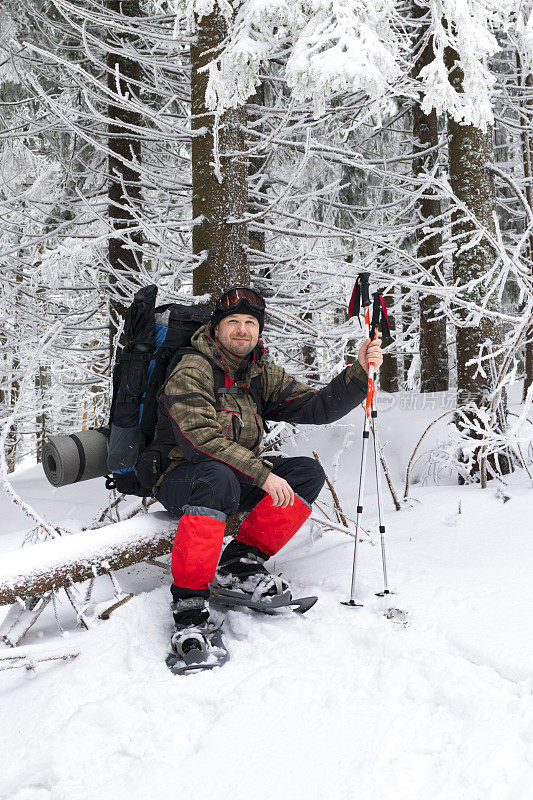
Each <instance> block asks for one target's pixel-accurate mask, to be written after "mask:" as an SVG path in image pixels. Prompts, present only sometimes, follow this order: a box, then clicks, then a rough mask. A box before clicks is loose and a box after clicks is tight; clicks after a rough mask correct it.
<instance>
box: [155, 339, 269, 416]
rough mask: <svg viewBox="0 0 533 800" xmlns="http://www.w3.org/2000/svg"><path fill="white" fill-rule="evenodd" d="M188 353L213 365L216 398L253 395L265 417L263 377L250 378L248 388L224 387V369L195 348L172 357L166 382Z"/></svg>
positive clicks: (186, 349) (258, 411)
mask: <svg viewBox="0 0 533 800" xmlns="http://www.w3.org/2000/svg"><path fill="white" fill-rule="evenodd" d="M187 353H193V354H194V355H195V356H202V358H205V360H206V361H209V363H210V364H211V368H212V370H213V391H214V394H215V397H220V396H221V395H223V394H251V395H252V398H253V400H254V403H255V405H256V407H257V413H258V414H259V416H260V417H262V416H263V410H264V406H265V403H264V400H263V395H262V392H261V375H255V376H254V377H253V378H251V379H250V378H249V379H248V383H249V385H248V386H246V387H240V386H224V383H225V372H224V370H223V369H222V367H218V366H217V365H216V364H213V362H212V361H211V359H210V358H209V357H208V356H206V355H205V354H204V353H201V352H200V351H199V350H197V349H196V348H195V347H181V348H180V349H179V350H177V351H176V352H175V353H174V355H173V356H172V357H171V359H170V361H169V363H168V368H167V376H166V378H165V382H166V381H167V380H168V379H169V378H170V376H171V375H172V373H173V372H174V370H175V369H176V367H177V366H178V364H179V362H180V361H181V359H182V357H183V356H184V355H186V354H187ZM263 423H264V421H263ZM265 430H266V427H265Z"/></svg>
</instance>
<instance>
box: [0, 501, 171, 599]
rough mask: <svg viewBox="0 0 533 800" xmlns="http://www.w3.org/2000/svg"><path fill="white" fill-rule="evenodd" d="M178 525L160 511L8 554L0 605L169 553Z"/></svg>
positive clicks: (0, 569) (1, 565) (0, 565)
mask: <svg viewBox="0 0 533 800" xmlns="http://www.w3.org/2000/svg"><path fill="white" fill-rule="evenodd" d="M176 524H177V519H176V518H174V517H171V516H170V515H169V514H167V513H166V512H164V511H156V512H154V513H151V514H150V513H149V514H146V515H143V516H136V517H134V518H132V519H128V520H124V521H123V522H116V523H114V524H113V525H106V527H104V528H101V529H100V530H96V531H94V530H93V531H84V532H83V533H74V534H72V535H71V536H62V537H61V538H58V539H50V540H48V541H46V542H41V543H40V544H35V545H32V546H30V547H23V548H22V549H21V550H15V551H13V552H10V553H5V554H3V555H2V559H1V561H0V605H8V604H11V603H14V602H16V601H17V598H19V599H22V600H25V599H26V598H30V597H35V596H38V595H43V594H45V593H46V592H49V591H51V590H52V589H60V588H66V587H67V588H68V587H69V586H70V585H71V584H72V583H78V582H81V581H86V580H89V579H90V578H93V577H95V576H96V575H102V574H104V573H107V572H109V571H110V570H117V569H123V568H124V567H129V566H131V565H132V564H138V563H139V562H140V561H144V560H145V559H147V558H155V557H157V556H161V555H164V554H165V553H169V552H170V550H171V549H172V544H173V542H174V535H175V533H176Z"/></svg>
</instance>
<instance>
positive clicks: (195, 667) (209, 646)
mask: <svg viewBox="0 0 533 800" xmlns="http://www.w3.org/2000/svg"><path fill="white" fill-rule="evenodd" d="M171 608H172V611H173V612H174V621H175V623H176V630H175V631H174V634H173V635H172V639H171V640H170V646H171V652H170V653H169V654H168V656H167V658H166V665H167V667H168V668H169V669H170V671H171V672H172V673H173V674H174V675H184V674H186V673H187V672H195V671H199V670H203V669H213V668H214V667H221V666H222V665H223V664H225V663H226V661H228V660H229V657H230V655H229V652H228V650H227V648H226V646H225V644H224V641H223V639H222V630H221V629H220V628H219V627H218V626H217V625H215V623H214V622H212V621H211V620H210V619H209V604H208V602H207V600H205V599H204V598H203V597H187V598H184V599H181V600H177V601H176V602H175V603H172V605H171Z"/></svg>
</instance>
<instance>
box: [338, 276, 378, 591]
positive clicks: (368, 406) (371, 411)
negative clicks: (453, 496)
mask: <svg viewBox="0 0 533 800" xmlns="http://www.w3.org/2000/svg"><path fill="white" fill-rule="evenodd" d="M369 278H370V274H369V273H368V272H363V273H361V274H360V275H359V276H358V278H357V280H356V283H355V287H354V290H353V293H352V299H351V301H350V306H349V314H350V316H358V315H359V311H360V308H361V306H362V307H363V309H364V314H365V333H366V339H370V341H374V340H375V339H376V338H377V336H378V328H379V324H380V321H381V322H382V327H384V328H385V331H386V334H387V335H390V331H389V321H388V318H387V312H386V309H385V304H384V302H383V298H382V296H381V295H380V294H375V295H374V302H373V307H372V322H371V321H370V304H371V300H370V286H369V283H370V281H369ZM375 393H376V382H375V364H374V363H373V362H372V361H371V362H369V365H368V388H367V395H366V402H365V417H364V424H363V447H362V451H361V467H360V472H359V487H358V492H357V512H356V518H355V540H354V555H353V567H352V584H351V592H350V600H349V601H341V602H342V604H343V605H347V606H361V605H362V604H361V603H356V602H355V590H356V584H357V552H358V551H357V541H358V535H359V522H360V518H361V514H362V513H363V505H362V500H363V490H364V483H365V473H366V458H367V450H368V439H369V436H370V431H369V427H370V425H371V426H372V438H373V449H374V467H375V474H376V488H377V504H378V520H379V532H380V537H381V560H382V565H383V581H384V590H383V592H377V595H378V596H380V597H382V596H383V595H385V594H390V592H389V588H388V580H387V560H386V554H385V525H384V520H383V494H382V488H381V473H380V471H379V436H378V428H377V415H378V414H377V410H376V407H375Z"/></svg>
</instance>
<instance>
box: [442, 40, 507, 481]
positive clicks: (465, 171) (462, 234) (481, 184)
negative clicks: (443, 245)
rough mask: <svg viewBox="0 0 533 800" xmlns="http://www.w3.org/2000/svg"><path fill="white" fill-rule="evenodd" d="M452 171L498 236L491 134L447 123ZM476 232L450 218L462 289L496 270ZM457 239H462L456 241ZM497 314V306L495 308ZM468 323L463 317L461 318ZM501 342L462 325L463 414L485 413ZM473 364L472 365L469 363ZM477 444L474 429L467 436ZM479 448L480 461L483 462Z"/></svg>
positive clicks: (451, 57) (486, 324) (479, 296)
mask: <svg viewBox="0 0 533 800" xmlns="http://www.w3.org/2000/svg"><path fill="white" fill-rule="evenodd" d="M446 64H447V67H448V72H449V78H450V82H451V83H452V85H453V86H454V87H455V88H456V90H457V91H462V81H463V74H462V71H461V70H460V69H459V67H458V65H457V55H456V53H455V52H454V51H452V50H450V49H448V50H447V52H446ZM448 134H449V145H448V147H449V171H450V182H451V186H452V189H453V192H454V194H455V195H456V196H457V198H458V199H459V200H460V201H461V202H462V203H463V204H464V205H465V206H466V208H467V209H469V211H470V212H471V213H472V214H473V215H474V217H475V218H476V219H477V220H478V222H479V223H480V224H481V225H483V226H484V227H485V228H486V229H487V230H489V231H492V232H494V230H495V226H494V218H493V213H494V210H495V190H494V181H493V178H492V173H491V171H490V169H488V168H487V165H490V164H491V163H492V161H493V146H492V132H491V131H490V130H488V131H482V130H480V129H479V128H475V127H474V126H473V125H460V124H459V123H457V122H455V120H453V119H452V118H451V117H448ZM475 231H476V227H475V225H474V224H473V222H472V221H470V220H468V219H466V218H465V215H464V213H463V212H462V211H460V210H455V211H454V212H453V213H452V235H453V236H454V237H455V238H456V246H455V250H454V252H453V280H454V283H455V284H456V285H458V286H463V285H465V284H466V283H468V282H469V281H472V280H473V279H476V278H482V277H483V276H484V275H485V274H486V272H487V271H488V270H489V269H490V268H491V267H492V264H493V262H494V257H495V253H494V249H493V247H492V246H491V244H490V243H489V242H488V241H487V240H486V239H482V240H481V241H480V242H479V243H478V244H476V245H475V246H473V247H468V248H465V247H462V246H461V245H464V244H465V242H467V241H468V237H469V235H473V234H474V233H475ZM457 237H459V239H457ZM483 296H484V288H483V287H482V286H480V285H478V286H476V287H475V288H473V289H471V290H470V291H469V293H468V295H467V298H468V300H470V301H472V302H474V303H476V304H478V305H481V304H482V302H483ZM492 308H494V305H492ZM462 317H463V318H464V317H465V312H463V313H462ZM501 339H502V331H501V324H500V323H499V322H496V321H495V320H494V319H492V318H490V317H487V316H482V318H481V321H480V322H479V324H478V325H472V324H469V325H461V326H458V327H457V330H456V340H457V405H458V407H459V408H461V407H465V406H467V405H468V404H469V403H473V404H474V405H475V406H477V407H483V406H484V407H487V405H488V401H489V397H490V395H491V393H492V392H493V391H494V389H495V382H494V377H495V375H496V374H497V368H498V360H497V359H495V358H494V359H491V358H489V359H487V360H484V361H483V370H480V369H479V368H478V366H477V364H476V361H477V360H478V359H479V356H480V355H483V356H486V355H488V354H490V352H491V351H494V350H496V349H497V348H498V346H499V344H500V343H501ZM469 362H471V363H469ZM475 418H476V412H475V411H472V412H470V411H469V412H468V413H467V419H471V420H472V421H474V419H475ZM498 418H499V421H500V426H502V427H503V426H504V425H505V414H504V412H503V411H502V410H500V412H499V413H498ZM465 432H466V433H468V434H469V435H470V436H472V437H473V438H475V434H474V431H473V430H472V429H470V430H467V431H465ZM480 450H481V448H479V449H478V451H477V453H476V460H478V459H479V458H480V456H481V453H480ZM499 470H500V471H503V472H507V471H509V464H508V462H507V463H506V459H505V458H502V457H500V458H499ZM478 471H479V463H478V464H477V465H474V467H473V470H472V474H477V473H478Z"/></svg>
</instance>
